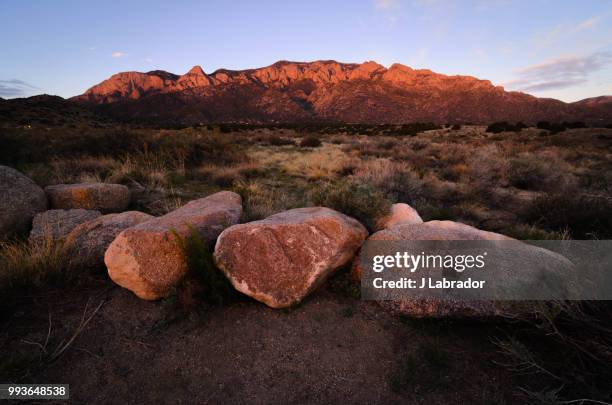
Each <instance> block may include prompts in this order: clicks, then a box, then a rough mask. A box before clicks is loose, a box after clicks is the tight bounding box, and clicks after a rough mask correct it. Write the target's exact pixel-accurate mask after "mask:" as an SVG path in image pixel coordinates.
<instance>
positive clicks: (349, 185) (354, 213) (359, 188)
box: [310, 182, 391, 230]
mask: <svg viewBox="0 0 612 405" xmlns="http://www.w3.org/2000/svg"><path fill="white" fill-rule="evenodd" d="M310 200H311V202H312V203H313V204H314V205H316V206H322V207H328V208H332V209H335V210H336V211H340V212H342V213H343V214H346V215H348V216H351V217H353V218H355V219H357V220H359V221H360V222H361V223H362V224H364V225H365V226H366V227H367V228H368V229H370V230H373V229H374V225H375V224H376V221H377V220H378V219H379V218H381V217H383V216H385V215H387V214H388V213H389V211H390V210H391V202H390V201H389V200H387V199H386V198H385V196H384V194H383V193H381V192H380V191H378V190H375V189H374V188H372V187H371V186H368V185H366V184H356V183H353V182H343V183H328V184H322V185H320V186H318V187H315V188H314V189H313V190H312V191H311V193H310Z"/></svg>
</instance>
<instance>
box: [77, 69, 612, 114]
mask: <svg viewBox="0 0 612 405" xmlns="http://www.w3.org/2000/svg"><path fill="white" fill-rule="evenodd" d="M71 100H72V101H74V102H76V103H78V104H81V105H82V106H87V107H90V108H93V109H95V110H96V111H97V112H101V113H103V114H106V115H107V116H111V117H112V118H113V119H119V120H123V121H135V122H138V121H140V122H150V123H156V122H158V123H168V122H172V123H181V124H188V125H191V124H197V123H206V122H247V123H270V122H312V121H330V122H349V123H371V124H373V123H381V124H382V123H391V124H401V123H409V122H435V123H468V122H471V123H491V122H494V121H524V122H526V123H534V122H536V121H542V120H548V121H587V122H590V123H607V124H609V123H610V122H612V97H611V96H602V97H596V98H590V99H586V100H581V101H578V102H575V103H565V102H562V101H559V100H555V99H549V98H537V97H534V96H532V95H529V94H525V93H521V92H513V91H506V90H505V89H504V88H503V87H501V86H495V85H493V84H492V83H491V82H490V81H488V80H480V79H477V78H474V77H471V76H448V75H443V74H439V73H435V72H432V71H431V70H426V69H412V68H410V67H408V66H404V65H401V64H394V65H392V66H390V67H389V68H385V67H384V66H382V65H380V64H378V63H376V62H365V63H361V64H356V63H339V62H336V61H332V60H327V61H316V62H288V61H280V62H277V63H274V64H273V65H270V66H267V67H264V68H258V69H248V70H227V69H220V70H217V71H215V72H213V73H210V74H207V73H205V72H204V71H203V70H202V68H201V67H199V66H195V67H193V68H192V69H191V70H189V72H187V73H185V74H183V75H176V74H173V73H169V72H165V71H161V70H155V71H151V72H146V73H140V72H124V73H118V74H115V75H113V76H111V77H110V78H109V79H107V80H104V81H103V82H101V83H99V84H97V85H95V86H93V87H91V88H90V89H89V90H87V91H86V92H85V93H84V94H82V95H79V96H76V97H73V98H72V99H71Z"/></svg>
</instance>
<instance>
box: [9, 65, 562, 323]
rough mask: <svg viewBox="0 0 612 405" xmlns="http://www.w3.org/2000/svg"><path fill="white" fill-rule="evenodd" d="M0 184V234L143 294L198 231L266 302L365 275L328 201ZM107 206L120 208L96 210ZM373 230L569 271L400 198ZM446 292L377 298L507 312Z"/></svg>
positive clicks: (345, 224) (230, 274)
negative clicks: (150, 195)
mask: <svg viewBox="0 0 612 405" xmlns="http://www.w3.org/2000/svg"><path fill="white" fill-rule="evenodd" d="M196 73H197V72H194V74H196ZM0 191H2V194H3V197H4V198H3V199H2V200H0V208H2V210H1V211H0V231H1V232H2V236H6V235H9V234H13V233H16V232H25V231H27V230H28V229H30V228H31V232H30V239H29V240H30V242H31V243H40V242H41V241H45V240H48V241H51V242H60V243H63V244H64V246H65V247H66V248H67V249H68V251H69V252H70V254H71V255H73V257H74V258H77V259H78V260H80V261H81V263H82V264H83V265H84V266H85V267H102V266H103V265H106V268H107V270H108V275H109V276H110V278H111V279H112V280H113V281H114V282H115V283H116V284H118V285H120V286H122V287H124V288H126V289H128V290H130V291H132V292H133V293H134V294H135V295H137V296H138V297H140V298H142V299H146V300H156V299H160V298H164V297H167V296H168V295H169V294H170V293H171V291H172V290H173V289H174V288H175V287H177V285H178V284H179V283H180V282H181V280H182V279H183V278H184V277H185V276H186V275H187V273H188V272H189V270H190V269H189V263H190V260H189V259H190V258H189V257H187V256H186V255H187V254H197V253H193V252H192V253H189V252H187V251H186V250H185V249H184V246H185V242H186V241H187V240H188V239H189V238H197V239H198V240H199V241H201V242H203V244H204V246H208V248H209V249H210V250H211V251H213V248H214V253H213V256H212V258H213V259H214V261H215V264H216V265H217V267H218V269H219V270H220V271H221V272H222V273H223V274H224V275H225V276H226V277H227V279H228V281H229V282H230V283H231V284H232V285H233V286H234V288H235V289H236V290H238V291H240V292H242V293H243V294H246V295H248V296H250V297H252V298H254V299H255V300H258V301H260V302H263V303H264V304H266V305H268V306H270V307H272V308H285V307H290V306H294V305H296V304H299V303H300V302H301V301H302V300H304V299H305V298H306V297H307V296H308V295H309V294H310V293H312V292H313V291H314V290H316V289H317V287H319V286H320V285H321V284H323V283H324V282H325V280H326V279H327V278H328V277H329V276H330V275H332V274H333V273H334V272H335V271H337V270H339V269H341V268H344V267H349V266H351V265H352V267H351V272H352V274H353V276H354V278H355V279H357V280H360V279H361V277H362V274H363V269H362V268H361V264H360V253H359V250H360V248H361V247H362V245H363V243H364V241H365V240H366V238H368V233H367V231H366V229H365V227H364V226H363V225H362V224H361V223H359V222H358V221H357V220H356V219H354V218H351V217H349V216H347V215H344V214H342V213H340V212H337V211H334V210H332V209H330V208H325V207H309V208H296V209H292V210H288V211H284V212H280V213H278V214H274V215H272V216H270V217H268V218H265V219H263V220H260V221H254V222H249V223H243V224H240V223H239V222H240V219H241V216H242V200H241V198H240V196H239V195H238V194H236V193H233V192H229V191H222V192H219V193H215V194H212V195H209V196H207V197H204V198H199V199H196V200H193V201H191V202H189V203H187V204H186V205H184V206H183V207H181V208H178V209H176V210H174V211H172V212H170V213H168V214H166V215H164V216H161V217H153V216H151V215H148V214H145V213H142V212H137V211H127V212H122V211H123V210H125V208H126V207H127V206H128V204H129V191H128V190H127V188H126V187H125V186H121V185H117V184H73V185H65V184H63V185H58V186H50V187H47V188H46V192H47V196H48V198H49V200H50V201H51V206H52V207H53V208H56V209H52V210H49V211H46V207H47V199H46V197H45V193H44V192H43V190H42V189H41V188H40V187H38V186H37V185H36V184H34V182H32V181H31V180H30V179H28V178H27V177H26V176H24V175H23V174H21V173H19V172H17V171H16V170H14V169H11V168H9V167H5V166H0ZM60 207H61V208H60ZM110 211H119V212H120V213H112V214H107V215H102V213H101V212H110ZM32 218H33V226H31V223H32ZM376 230H377V231H376V232H375V233H374V234H372V235H371V236H370V237H369V238H368V240H370V241H376V240H384V241H402V240H404V241H410V240H412V241H432V240H434V241H435V240H494V241H513V242H516V243H517V244H519V254H518V256H519V258H518V259H516V260H515V261H513V263H517V266H516V271H515V272H513V273H512V279H509V283H514V282H516V283H519V284H520V285H524V286H531V287H533V286H534V285H535V286H539V285H540V284H538V283H539V282H540V281H541V280H543V279H544V278H545V277H546V276H548V275H551V274H553V275H554V274H557V273H559V274H560V273H561V272H569V271H572V265H571V263H570V262H569V261H567V259H565V258H564V257H563V256H560V255H558V254H556V253H553V252H550V251H547V250H544V249H541V248H538V247H535V246H532V245H527V244H525V243H522V242H518V241H514V240H513V239H511V238H508V237H507V236H504V235H500V234H497V233H492V232H486V231H482V230H479V229H476V228H474V227H471V226H468V225H465V224H461V223H458V222H452V221H429V222H423V220H422V219H421V217H420V216H419V214H418V213H417V212H416V210H414V209H413V208H412V207H410V206H409V205H406V204H394V205H393V206H392V208H391V212H390V213H389V214H388V215H387V216H385V217H383V218H381V219H380V220H379V221H378V222H377V223H376ZM200 253H201V252H200ZM521 260H523V261H524V262H521ZM529 261H530V262H532V263H533V262H537V263H539V262H540V261H541V262H542V263H543V265H542V266H539V267H537V271H535V272H526V271H522V270H521V263H527V262H529ZM524 267H527V266H524ZM565 274H567V273H565ZM449 298H450V299H422V298H412V299H409V298H407V299H403V300H399V301H381V302H379V304H380V305H381V306H382V307H384V308H386V309H388V310H391V311H394V312H399V313H402V314H404V315H409V316H413V317H471V318H486V317H490V316H496V315H500V314H503V313H505V311H507V310H508V307H507V306H505V305H504V304H503V303H501V304H500V303H499V302H491V301H478V302H476V301H474V302H469V301H468V302H465V301H456V300H453V299H452V297H449Z"/></svg>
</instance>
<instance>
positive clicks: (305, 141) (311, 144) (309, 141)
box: [300, 135, 321, 148]
mask: <svg viewBox="0 0 612 405" xmlns="http://www.w3.org/2000/svg"><path fill="white" fill-rule="evenodd" d="M300 146H301V147H302V148H317V147H319V146H321V140H320V139H319V138H318V137H317V136H314V135H309V136H306V137H304V138H302V140H301V141H300Z"/></svg>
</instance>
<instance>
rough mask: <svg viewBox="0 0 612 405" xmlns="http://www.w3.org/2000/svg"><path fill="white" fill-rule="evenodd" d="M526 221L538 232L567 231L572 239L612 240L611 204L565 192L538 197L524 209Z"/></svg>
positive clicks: (604, 199) (608, 199) (596, 197)
mask: <svg viewBox="0 0 612 405" xmlns="http://www.w3.org/2000/svg"><path fill="white" fill-rule="evenodd" d="M524 216H525V219H526V220H527V221H528V222H531V223H533V224H536V225H537V226H538V227H539V228H543V229H547V230H550V231H554V232H565V231H569V233H570V234H571V236H572V237H573V238H575V239H608V238H610V237H612V200H611V199H610V198H609V197H606V196H592V195H584V194H581V193H580V192H579V191H578V190H575V189H572V188H568V189H565V190H561V191H557V192H554V193H547V194H544V195H542V196H540V197H537V198H536V199H535V200H534V201H533V202H532V203H531V204H530V205H528V206H527V207H526V209H525V214H524Z"/></svg>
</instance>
